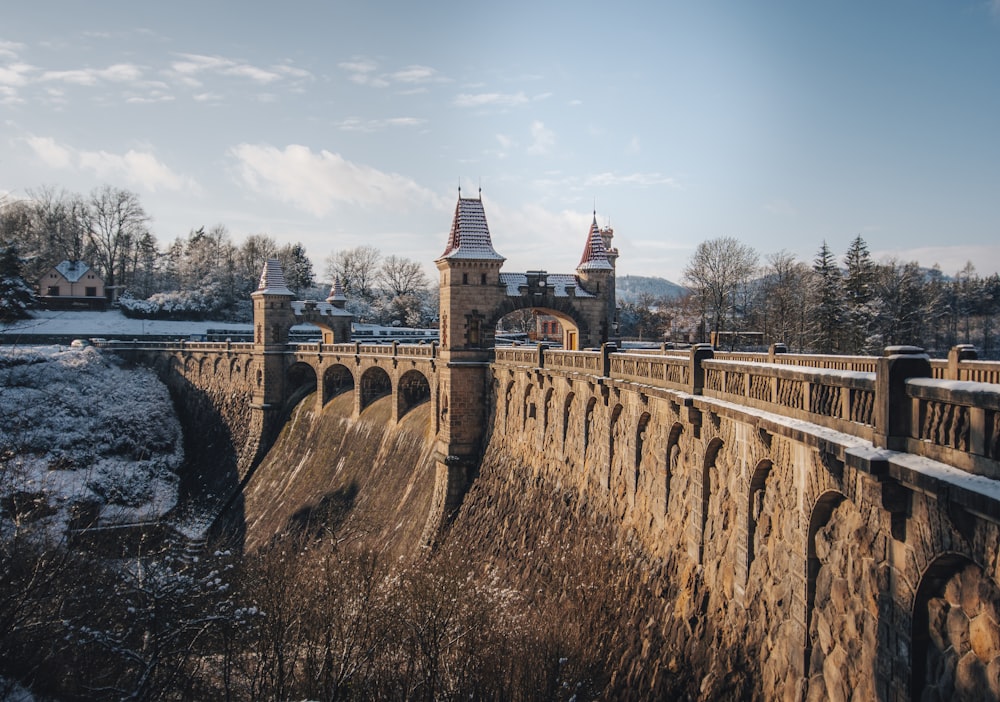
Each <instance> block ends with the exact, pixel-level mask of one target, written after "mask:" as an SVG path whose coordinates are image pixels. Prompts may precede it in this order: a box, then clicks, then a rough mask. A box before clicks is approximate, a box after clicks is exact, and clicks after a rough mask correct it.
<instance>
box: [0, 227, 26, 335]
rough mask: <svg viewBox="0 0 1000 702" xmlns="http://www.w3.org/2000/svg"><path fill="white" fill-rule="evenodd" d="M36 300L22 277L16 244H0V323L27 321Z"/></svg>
mask: <svg viewBox="0 0 1000 702" xmlns="http://www.w3.org/2000/svg"><path fill="white" fill-rule="evenodd" d="M33 300H34V293H32V291H31V287H30V286H29V285H28V284H27V283H26V282H25V281H24V278H23V277H22V276H21V257H20V256H19V255H18V253H17V247H16V246H15V245H14V244H0V321H3V322H10V321H13V320H15V319H27V318H28V317H30V316H31V315H30V314H29V313H28V306H29V305H30V304H31V303H32V301H33Z"/></svg>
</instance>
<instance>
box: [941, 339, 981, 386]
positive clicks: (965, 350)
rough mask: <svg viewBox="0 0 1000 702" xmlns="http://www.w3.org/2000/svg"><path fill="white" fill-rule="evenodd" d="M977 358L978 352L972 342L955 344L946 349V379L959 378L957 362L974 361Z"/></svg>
mask: <svg viewBox="0 0 1000 702" xmlns="http://www.w3.org/2000/svg"><path fill="white" fill-rule="evenodd" d="M978 358H979V352H978V351H976V347H975V346H973V345H972V344H957V345H955V346H952V347H951V349H950V350H949V351H948V375H947V376H945V377H946V378H947V379H948V380H961V377H960V376H959V367H958V366H959V364H960V363H961V362H962V361H975V360H976V359H978Z"/></svg>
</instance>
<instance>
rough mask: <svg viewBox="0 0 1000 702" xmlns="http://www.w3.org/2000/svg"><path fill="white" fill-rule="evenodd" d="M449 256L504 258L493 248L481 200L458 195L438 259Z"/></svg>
mask: <svg viewBox="0 0 1000 702" xmlns="http://www.w3.org/2000/svg"><path fill="white" fill-rule="evenodd" d="M449 258H450V259H454V258H466V259H479V260H493V261H505V260H506V259H505V258H504V257H503V256H501V255H500V254H498V253H497V252H496V250H494V248H493V242H492V241H491V240H490V229H489V227H488V226H487V224H486V212H485V211H484V210H483V201H482V200H480V199H472V198H463V197H461V196H459V198H458V204H457V205H455V218H454V219H453V220H452V223H451V234H450V235H449V236H448V247H447V248H446V249H445V250H444V253H443V254H441V258H439V259H438V260H439V261H440V260H444V259H449Z"/></svg>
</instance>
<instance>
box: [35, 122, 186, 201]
mask: <svg viewBox="0 0 1000 702" xmlns="http://www.w3.org/2000/svg"><path fill="white" fill-rule="evenodd" d="M25 142H26V143H27V144H28V146H29V147H31V149H32V151H34V152H35V155H36V156H37V157H38V158H39V159H41V161H42V162H43V163H45V164H46V165H47V166H49V167H50V168H56V169H59V170H67V169H76V170H87V171H93V173H94V174H95V175H97V177H98V178H102V179H108V180H111V179H118V178H121V179H124V180H126V181H127V182H129V183H132V184H135V185H139V186H142V187H143V188H145V189H146V190H149V191H151V192H155V191H157V190H159V189H161V188H162V189H164V190H189V191H198V190H199V187H198V184H197V183H196V182H195V181H194V180H193V179H191V178H188V177H185V176H181V175H178V174H177V173H175V172H174V171H172V170H171V169H170V168H169V167H168V166H167V165H165V164H164V163H161V162H160V161H159V160H158V159H157V158H156V157H155V156H154V155H153V154H152V153H150V152H148V151H137V150H135V149H129V150H128V151H126V152H125V153H124V154H113V153H110V152H108V151H103V150H102V151H85V150H79V149H74V148H73V147H70V146H65V145H63V144H59V143H58V142H56V140H55V139H53V138H52V137H39V136H34V135H32V136H29V137H26V138H25Z"/></svg>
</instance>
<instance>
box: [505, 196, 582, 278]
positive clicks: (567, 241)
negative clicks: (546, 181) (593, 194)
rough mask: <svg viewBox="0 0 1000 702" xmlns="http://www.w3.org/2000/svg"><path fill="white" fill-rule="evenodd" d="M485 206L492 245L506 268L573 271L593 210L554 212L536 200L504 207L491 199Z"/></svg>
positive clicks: (557, 271)
mask: <svg viewBox="0 0 1000 702" xmlns="http://www.w3.org/2000/svg"><path fill="white" fill-rule="evenodd" d="M485 208H486V217H487V219H488V221H489V227H490V233H491V235H492V238H493V244H494V247H495V248H496V250H497V251H498V252H499V253H500V254H501V255H503V256H506V257H507V264H505V268H506V269H509V270H512V271H524V270H533V269H545V270H548V271H549V272H550V273H571V272H573V270H575V268H576V265H577V264H578V263H579V262H580V255H581V254H582V253H583V249H584V246H585V245H586V243H587V235H588V233H589V231H590V221H591V217H592V216H593V215H592V213H590V212H579V211H575V210H561V211H559V212H553V211H551V210H548V209H546V208H545V207H544V206H542V205H540V204H538V203H527V204H525V205H522V206H520V207H517V208H506V207H503V206H502V205H501V204H499V203H497V202H494V201H491V200H490V201H487V202H486V204H485Z"/></svg>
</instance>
